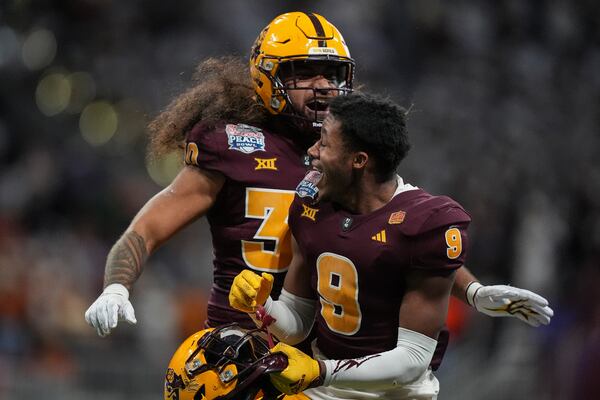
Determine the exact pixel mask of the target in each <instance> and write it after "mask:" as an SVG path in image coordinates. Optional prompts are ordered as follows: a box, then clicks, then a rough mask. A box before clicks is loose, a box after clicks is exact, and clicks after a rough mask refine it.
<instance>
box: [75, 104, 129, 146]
mask: <svg viewBox="0 0 600 400" xmlns="http://www.w3.org/2000/svg"><path fill="white" fill-rule="evenodd" d="M118 124H119V118H118V116H117V112H116V111H115V109H114V107H113V106H112V105H111V104H110V103H108V102H106V101H96V102H93V103H91V104H88V105H87V106H86V107H85V108H84V109H83V111H82V113H81V115H80V117H79V129H80V130H81V135H82V136H83V139H85V141H86V142H88V143H89V144H91V145H92V146H101V145H103V144H105V143H107V142H108V141H109V140H110V139H111V138H112V137H113V135H114V134H115V132H116V131H117V126H118Z"/></svg>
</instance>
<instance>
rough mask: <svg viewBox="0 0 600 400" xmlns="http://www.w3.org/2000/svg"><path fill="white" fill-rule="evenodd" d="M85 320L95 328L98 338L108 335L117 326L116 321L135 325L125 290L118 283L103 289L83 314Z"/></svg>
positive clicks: (132, 311) (127, 293)
mask: <svg viewBox="0 0 600 400" xmlns="http://www.w3.org/2000/svg"><path fill="white" fill-rule="evenodd" d="M85 320H86V321H87V323H88V324H90V325H91V326H93V327H94V328H96V332H98V335H99V336H100V337H105V336H107V335H108V334H110V330H111V329H113V328H115V327H116V326H117V322H118V321H126V322H129V323H130V324H136V323H137V320H136V319H135V312H134V310H133V306H132V305H131V302H130V301H129V291H128V290H127V288H126V287H125V286H123V285H121V284H120V283H113V284H110V285H108V286H107V287H106V288H104V291H103V292H102V294H101V295H100V296H99V297H98V298H97V299H96V301H95V302H94V303H92V305H91V306H90V308H88V309H87V311H86V312H85Z"/></svg>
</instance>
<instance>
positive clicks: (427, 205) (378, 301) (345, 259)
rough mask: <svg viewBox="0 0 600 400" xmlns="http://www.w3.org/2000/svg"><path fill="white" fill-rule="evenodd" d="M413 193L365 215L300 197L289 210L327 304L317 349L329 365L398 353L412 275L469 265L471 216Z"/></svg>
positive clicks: (319, 316) (319, 323) (314, 282)
mask: <svg viewBox="0 0 600 400" xmlns="http://www.w3.org/2000/svg"><path fill="white" fill-rule="evenodd" d="M411 188H412V187H411ZM412 189H413V190H407V191H400V192H399V193H398V194H396V195H395V196H394V197H393V198H392V200H391V201H390V202H389V203H388V204H386V205H385V206H384V207H382V208H380V209H378V210H376V211H374V212H372V213H369V214H364V215H353V214H350V213H347V212H345V211H344V210H342V209H337V208H336V206H335V205H334V204H331V203H318V204H316V205H312V204H311V203H310V202H308V201H305V200H303V199H302V198H300V197H298V196H297V197H296V198H295V200H294V202H293V204H292V206H291V208H290V228H291V230H292V233H293V234H294V237H295V239H296V240H297V242H298V244H299V247H300V250H301V252H302V255H303V256H304V260H305V262H306V263H307V265H309V266H310V269H311V277H310V279H311V285H312V288H313V289H314V291H315V297H316V298H318V299H319V301H320V309H319V312H318V313H317V346H318V348H319V349H320V351H321V352H322V353H323V354H324V355H325V356H326V357H327V358H329V359H347V358H357V357H362V356H366V355H369V354H374V353H380V352H384V351H387V350H391V349H393V348H395V347H396V343H397V334H398V313H399V310H400V304H401V302H402V298H403V296H404V290H405V277H406V273H407V272H408V271H409V270H411V269H427V270H431V271H442V270H455V269H457V268H459V267H460V266H462V265H463V262H464V259H465V253H466V247H467V232H466V229H467V226H468V224H469V222H470V217H469V215H468V214H467V213H466V212H465V211H464V209H463V208H462V207H461V206H460V205H459V204H458V203H456V202H455V201H453V200H452V199H450V198H448V197H443V196H442V197H437V196H432V195H430V194H428V193H426V192H425V191H423V190H421V189H417V188H412ZM440 344H441V343H440ZM444 344H445V343H444ZM438 350H440V349H438ZM441 350H443V349H441ZM442 353H443V351H442ZM438 354H439V353H438Z"/></svg>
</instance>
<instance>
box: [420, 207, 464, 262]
mask: <svg viewBox="0 0 600 400" xmlns="http://www.w3.org/2000/svg"><path fill="white" fill-rule="evenodd" d="M470 221H471V218H470V217H469V215H468V214H467V213H466V212H465V211H464V210H463V209H462V208H460V207H448V208H443V209H440V210H438V211H437V212H435V213H434V214H432V215H431V216H430V217H429V218H428V219H427V220H426V221H425V223H424V224H423V226H422V227H421V232H420V233H419V234H417V235H415V236H414V237H412V238H411V247H410V248H411V251H410V253H411V257H410V265H411V267H412V268H418V269H430V270H454V269H458V268H460V267H461V266H462V265H463V264H464V263H465V260H466V256H467V248H468V235H467V228H468V226H469V222H470Z"/></svg>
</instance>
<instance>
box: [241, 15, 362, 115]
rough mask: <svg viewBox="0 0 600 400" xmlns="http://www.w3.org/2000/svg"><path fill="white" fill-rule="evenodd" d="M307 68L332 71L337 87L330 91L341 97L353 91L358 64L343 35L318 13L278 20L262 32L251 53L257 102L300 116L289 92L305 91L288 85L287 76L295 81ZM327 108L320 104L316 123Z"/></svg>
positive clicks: (284, 17)
mask: <svg viewBox="0 0 600 400" xmlns="http://www.w3.org/2000/svg"><path fill="white" fill-rule="evenodd" d="M306 65H311V66H312V65H318V66H320V67H321V68H324V67H326V68H327V69H328V76H327V79H328V80H329V81H330V83H332V84H333V85H332V86H333V88H332V89H328V90H331V91H335V92H337V94H346V93H349V92H351V91H352V80H353V78H354V60H353V59H352V58H351V57H350V51H349V50H348V47H347V46H346V42H345V41H344V38H343V37H342V34H341V33H340V31H338V29H337V28H336V27H335V26H334V25H333V24H332V23H330V22H329V21H327V20H326V19H325V18H323V17H322V16H321V15H318V14H314V13H303V12H291V13H286V14H282V15H280V16H278V17H277V18H275V19H274V20H273V21H272V22H271V23H270V24H269V25H267V26H266V27H265V28H264V29H263V30H262V32H261V33H260V35H259V36H258V38H257V39H256V41H255V42H254V45H253V46H252V50H251V53H250V74H251V77H252V82H253V86H254V90H255V92H256V96H257V101H258V102H259V103H261V104H263V105H264V106H265V107H266V108H267V110H269V112H271V113H272V114H296V116H300V115H298V114H297V113H295V112H294V110H293V108H292V107H291V106H290V98H289V96H288V91H289V90H294V89H301V88H295V87H290V86H288V85H286V84H284V79H283V76H284V75H285V76H286V77H290V76H291V77H294V75H295V71H299V70H301V69H302V68H303V67H305V66H306ZM303 90H306V89H303ZM314 90H316V89H314ZM315 97H316V96H315ZM323 106H324V107H325V108H326V106H327V105H326V104H325V105H321V104H316V106H315V115H314V122H320V121H317V120H318V116H317V115H318V114H317V111H318V109H319V108H321V107H323ZM301 117H304V118H307V117H306V116H301Z"/></svg>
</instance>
